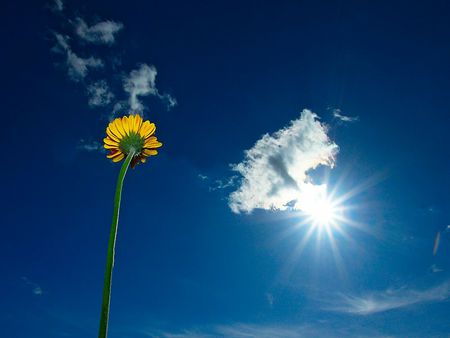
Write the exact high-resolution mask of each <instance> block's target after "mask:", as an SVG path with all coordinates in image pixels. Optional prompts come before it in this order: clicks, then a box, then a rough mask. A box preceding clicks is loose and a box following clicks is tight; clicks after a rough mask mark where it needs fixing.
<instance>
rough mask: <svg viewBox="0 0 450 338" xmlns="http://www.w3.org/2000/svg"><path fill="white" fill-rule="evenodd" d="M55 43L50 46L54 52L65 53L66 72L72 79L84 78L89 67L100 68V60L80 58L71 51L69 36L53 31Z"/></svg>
mask: <svg viewBox="0 0 450 338" xmlns="http://www.w3.org/2000/svg"><path fill="white" fill-rule="evenodd" d="M55 40H56V45H55V46H54V47H53V48H52V51H53V52H55V53H65V55H66V66H67V73H68V74H69V77H70V78H71V79H72V80H73V81H80V80H82V79H84V78H85V77H86V75H87V73H88V71H89V68H101V67H103V66H104V64H103V62H102V60H100V59H98V58H94V57H92V56H91V57H88V58H82V57H79V56H78V55H77V54H76V53H74V52H73V51H72V49H71V48H70V45H69V37H67V36H65V35H62V34H59V33H55Z"/></svg>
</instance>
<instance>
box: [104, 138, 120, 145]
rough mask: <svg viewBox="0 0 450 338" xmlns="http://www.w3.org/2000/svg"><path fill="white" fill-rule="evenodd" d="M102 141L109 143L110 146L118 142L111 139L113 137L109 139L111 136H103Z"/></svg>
mask: <svg viewBox="0 0 450 338" xmlns="http://www.w3.org/2000/svg"><path fill="white" fill-rule="evenodd" d="M103 142H104V143H105V144H109V145H111V146H117V147H118V146H119V142H117V141H115V140H113V139H111V138H109V137H105V138H104V139H103Z"/></svg>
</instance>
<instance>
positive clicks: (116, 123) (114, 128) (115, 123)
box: [110, 119, 125, 140]
mask: <svg viewBox="0 0 450 338" xmlns="http://www.w3.org/2000/svg"><path fill="white" fill-rule="evenodd" d="M121 124H122V123H121V120H120V119H115V120H114V121H112V122H111V124H110V128H111V131H112V132H113V133H114V135H116V136H117V137H118V138H119V140H120V139H122V137H124V136H125V132H124V131H123V128H122V126H121ZM119 125H120V127H119Z"/></svg>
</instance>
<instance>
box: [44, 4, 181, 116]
mask: <svg viewBox="0 0 450 338" xmlns="http://www.w3.org/2000/svg"><path fill="white" fill-rule="evenodd" d="M49 6H50V7H52V6H53V7H55V6H56V7H57V8H61V10H58V11H62V8H63V7H64V4H63V2H61V0H59V1H55V2H53V3H51V4H50V5H49ZM52 11H53V12H55V11H56V10H52ZM59 18H60V20H61V19H62V20H65V21H66V22H64V23H63V24H62V25H61V26H62V27H63V28H62V29H61V31H63V32H64V33H61V32H54V33H53V38H54V41H55V44H54V46H53V47H52V49H51V50H52V52H54V53H56V54H60V55H64V57H65V63H64V65H65V68H66V70H67V73H68V75H69V77H70V79H71V80H73V81H75V82H78V83H80V84H81V85H82V86H83V87H84V88H85V90H86V93H87V96H88V104H89V106H90V107H106V108H105V109H110V111H111V114H109V117H110V118H113V117H114V116H115V115H116V114H117V113H118V112H120V113H121V114H127V113H129V112H132V113H141V114H142V113H143V111H144V108H146V107H145V106H144V103H143V102H142V98H143V97H145V96H149V95H150V96H155V97H157V98H158V99H160V100H161V101H162V102H163V103H164V104H165V105H166V107H167V108H168V109H170V108H172V107H174V106H175V105H176V104H177V100H176V99H175V98H174V97H173V96H172V95H170V94H167V93H163V94H161V93H160V91H159V90H158V89H157V87H156V76H157V74H158V72H157V70H156V67H155V66H153V65H147V64H145V63H143V64H141V65H140V66H139V67H138V68H137V69H134V70H132V71H131V72H130V73H129V75H128V76H117V74H116V76H111V77H109V78H108V79H106V78H104V79H99V78H98V77H95V78H93V77H92V76H90V73H91V71H92V70H94V69H99V68H104V69H106V70H112V71H113V72H118V73H119V74H124V71H123V70H122V69H120V68H121V67H120V66H119V65H118V64H117V57H116V56H115V55H114V54H113V51H111V52H110V55H108V57H104V58H103V59H100V58H98V57H96V56H94V55H96V54H95V53H93V52H95V49H96V48H98V47H96V46H88V45H87V43H89V44H93V45H100V44H103V45H107V46H111V45H112V44H114V43H115V42H116V40H117V35H118V33H119V32H120V31H122V30H123V29H124V27H125V26H124V24H122V23H121V22H118V21H113V20H103V21H100V22H97V23H95V24H93V25H89V24H88V23H87V22H86V20H85V19H84V18H82V17H81V16H77V17H75V19H71V18H70V13H65V14H64V15H60V16H59ZM67 24H69V27H73V30H71V31H67V29H66V28H65V27H67V26H68V25H67ZM86 54H87V56H86ZM104 54H105V50H104V49H103V50H102V55H104ZM80 55H83V56H80ZM111 60H112V61H111ZM107 61H108V62H107ZM108 73H111V72H108ZM105 74H106V72H105ZM116 81H120V82H119V83H117V82H116ZM108 83H109V84H110V85H111V87H110V86H109V84H108ZM120 85H122V88H123V90H124V93H121V95H118V94H117V93H113V91H112V89H111V88H116V87H118V86H120ZM119 94H120V93H119Z"/></svg>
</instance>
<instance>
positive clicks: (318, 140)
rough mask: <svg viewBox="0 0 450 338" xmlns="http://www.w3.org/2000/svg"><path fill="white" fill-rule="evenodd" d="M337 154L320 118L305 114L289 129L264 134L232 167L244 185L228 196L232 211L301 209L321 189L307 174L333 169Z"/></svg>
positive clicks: (306, 111) (307, 111) (304, 111)
mask: <svg viewBox="0 0 450 338" xmlns="http://www.w3.org/2000/svg"><path fill="white" fill-rule="evenodd" d="M337 151H338V146H337V145H336V144H335V143H334V142H332V141H330V139H329V138H328V135H327V128H326V126H325V125H323V124H322V123H320V122H319V121H318V117H317V115H316V114H314V113H313V112H311V111H310V110H307V109H305V110H303V111H302V113H301V116H300V117H299V118H298V119H296V120H293V121H291V123H290V124H289V125H288V126H287V127H285V128H283V129H281V130H279V131H277V132H276V133H274V134H272V135H269V134H265V135H264V136H263V137H262V138H261V139H260V140H258V141H257V142H256V144H255V145H254V146H253V147H252V148H251V149H249V150H247V151H246V152H245V159H244V160H243V161H242V162H241V163H239V164H237V165H234V166H233V170H234V171H236V172H238V173H239V174H241V175H242V181H241V184H240V186H239V188H238V189H237V190H236V191H234V192H233V193H231V195H230V196H229V206H230V208H231V210H232V211H233V212H236V213H239V212H251V211H253V210H254V209H257V208H258V209H266V210H284V209H287V208H288V206H289V207H294V208H296V209H301V200H302V195H303V194H304V193H305V192H306V191H307V190H309V191H311V190H313V189H315V188H320V189H322V188H321V187H319V186H315V185H314V184H312V183H311V178H310V176H309V175H308V171H310V170H312V169H315V168H316V167H318V166H319V165H326V166H330V167H332V166H333V165H334V159H335V155H336V154H337Z"/></svg>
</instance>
